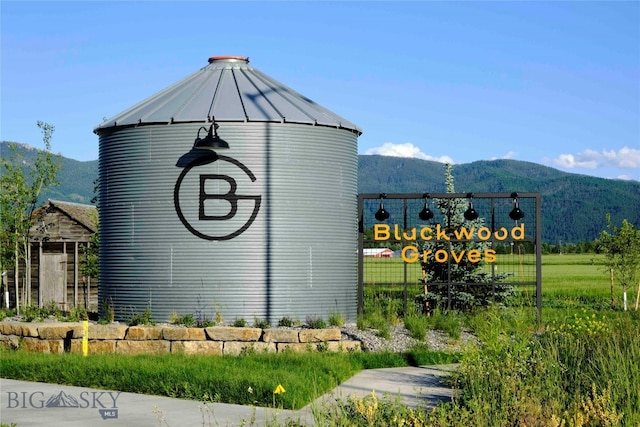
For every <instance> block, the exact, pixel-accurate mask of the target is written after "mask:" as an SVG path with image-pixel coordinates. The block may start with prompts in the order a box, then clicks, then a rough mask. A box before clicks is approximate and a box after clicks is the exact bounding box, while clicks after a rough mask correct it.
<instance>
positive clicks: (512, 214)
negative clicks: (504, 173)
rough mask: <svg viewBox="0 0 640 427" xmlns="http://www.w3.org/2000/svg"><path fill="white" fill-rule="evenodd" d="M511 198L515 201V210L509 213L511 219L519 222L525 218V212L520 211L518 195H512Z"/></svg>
mask: <svg viewBox="0 0 640 427" xmlns="http://www.w3.org/2000/svg"><path fill="white" fill-rule="evenodd" d="M511 198H512V199H513V209H512V210H511V212H509V218H511V219H512V220H514V221H518V220H519V219H522V218H524V212H522V211H521V210H520V206H519V205H518V193H511Z"/></svg>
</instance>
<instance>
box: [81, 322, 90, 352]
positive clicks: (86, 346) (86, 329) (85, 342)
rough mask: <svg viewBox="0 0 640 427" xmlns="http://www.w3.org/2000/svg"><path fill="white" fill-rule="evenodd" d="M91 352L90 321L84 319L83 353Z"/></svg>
mask: <svg viewBox="0 0 640 427" xmlns="http://www.w3.org/2000/svg"><path fill="white" fill-rule="evenodd" d="M87 354H89V321H88V320H83V321H82V355H83V356H86V355H87Z"/></svg>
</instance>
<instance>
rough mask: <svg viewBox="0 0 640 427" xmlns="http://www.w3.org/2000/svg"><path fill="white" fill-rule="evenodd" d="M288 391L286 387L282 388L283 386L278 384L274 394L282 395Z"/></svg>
mask: <svg viewBox="0 0 640 427" xmlns="http://www.w3.org/2000/svg"><path fill="white" fill-rule="evenodd" d="M285 391H286V390H285V389H284V387H282V384H278V386H277V387H276V389H275V390H274V391H273V394H282V393H284V392H285Z"/></svg>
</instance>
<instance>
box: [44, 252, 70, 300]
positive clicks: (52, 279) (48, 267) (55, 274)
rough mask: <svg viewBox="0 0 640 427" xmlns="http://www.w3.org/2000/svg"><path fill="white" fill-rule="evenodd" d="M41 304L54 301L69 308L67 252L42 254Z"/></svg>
mask: <svg viewBox="0 0 640 427" xmlns="http://www.w3.org/2000/svg"><path fill="white" fill-rule="evenodd" d="M42 279H43V280H42V287H41V293H40V295H42V301H40V303H41V305H43V304H44V305H48V304H49V303H50V302H51V301H54V302H55V303H56V304H57V306H58V307H59V308H60V309H61V310H67V289H66V285H67V280H66V279H67V254H42Z"/></svg>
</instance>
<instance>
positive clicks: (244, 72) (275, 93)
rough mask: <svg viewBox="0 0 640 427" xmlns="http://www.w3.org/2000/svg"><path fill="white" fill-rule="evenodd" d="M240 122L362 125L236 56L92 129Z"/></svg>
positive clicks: (215, 60)
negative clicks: (354, 122)
mask: <svg viewBox="0 0 640 427" xmlns="http://www.w3.org/2000/svg"><path fill="white" fill-rule="evenodd" d="M213 120H215V121H216V122H221V121H222V122H225V121H236V122H238V121H240V122H278V123H300V124H308V125H313V126H328V127H333V128H339V129H347V130H350V131H352V132H354V133H356V134H358V135H360V134H361V133H362V131H361V129H360V128H359V127H358V126H356V125H355V124H353V123H351V122H349V121H348V120H345V119H344V118H342V117H340V116H338V115H337V114H335V113H333V112H331V111H329V110H328V109H326V108H324V107H322V106H321V105H319V104H317V103H315V102H313V101H312V100H310V99H309V98H307V97H305V96H303V95H301V94H300V93H298V92H296V91H295V90H293V89H291V88H289V87H287V86H285V85H283V84H282V83H280V82H278V81H276V80H274V79H273V78H271V77H269V76H267V75H265V74H264V73H262V72H260V71H259V70H257V69H255V68H253V67H252V66H250V65H249V59H248V58H246V57H241V56H215V57H211V58H209V64H208V65H207V66H205V67H203V68H201V69H200V70H198V71H196V72H195V73H193V74H192V75H190V76H188V77H186V78H184V79H183V80H181V81H179V82H177V83H175V84H173V85H171V86H169V87H168V88H166V89H164V90H162V91H160V92H158V93H156V94H155V95H152V96H151V97H149V98H147V99H145V100H144V101H142V102H140V103H138V104H136V105H134V106H133V107H131V108H129V109H127V110H126V111H124V112H122V113H120V114H118V115H116V116H114V117H112V118H110V119H108V120H106V121H105V122H103V123H101V124H100V125H98V126H97V127H96V128H95V129H94V132H95V133H97V134H99V133H100V132H101V130H104V129H108V128H114V127H128V126H138V125H147V124H171V123H192V122H195V123H197V122H210V121H213Z"/></svg>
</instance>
